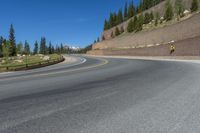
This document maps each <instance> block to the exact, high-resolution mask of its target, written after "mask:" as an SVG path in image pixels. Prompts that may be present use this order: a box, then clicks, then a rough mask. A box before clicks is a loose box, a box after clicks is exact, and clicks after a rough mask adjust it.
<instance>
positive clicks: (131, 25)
mask: <svg viewBox="0 0 200 133" xmlns="http://www.w3.org/2000/svg"><path fill="white" fill-rule="evenodd" d="M127 31H128V32H129V33H131V32H133V31H134V22H133V20H132V19H131V20H130V21H129V23H128V27H127Z"/></svg>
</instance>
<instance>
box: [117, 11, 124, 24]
mask: <svg viewBox="0 0 200 133" xmlns="http://www.w3.org/2000/svg"><path fill="white" fill-rule="evenodd" d="M123 21H124V20H123V15H122V10H121V9H120V10H119V11H118V14H117V24H121V23H122V22H123Z"/></svg>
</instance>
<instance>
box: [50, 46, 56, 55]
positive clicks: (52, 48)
mask: <svg viewBox="0 0 200 133" xmlns="http://www.w3.org/2000/svg"><path fill="white" fill-rule="evenodd" d="M51 52H52V54H55V48H54V46H52V47H51Z"/></svg>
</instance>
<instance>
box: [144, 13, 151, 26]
mask: <svg viewBox="0 0 200 133" xmlns="http://www.w3.org/2000/svg"><path fill="white" fill-rule="evenodd" d="M149 22H151V16H150V14H149V13H148V12H147V13H145V14H144V24H148V23H149Z"/></svg>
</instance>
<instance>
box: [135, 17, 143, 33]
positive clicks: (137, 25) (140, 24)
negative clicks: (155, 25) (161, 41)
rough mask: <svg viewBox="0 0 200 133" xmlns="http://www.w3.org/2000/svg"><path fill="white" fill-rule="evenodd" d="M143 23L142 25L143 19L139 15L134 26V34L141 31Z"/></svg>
mask: <svg viewBox="0 0 200 133" xmlns="http://www.w3.org/2000/svg"><path fill="white" fill-rule="evenodd" d="M143 23H144V17H143V14H141V15H140V16H139V18H138V21H137V24H136V32H138V31H141V30H142V29H143Z"/></svg>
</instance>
